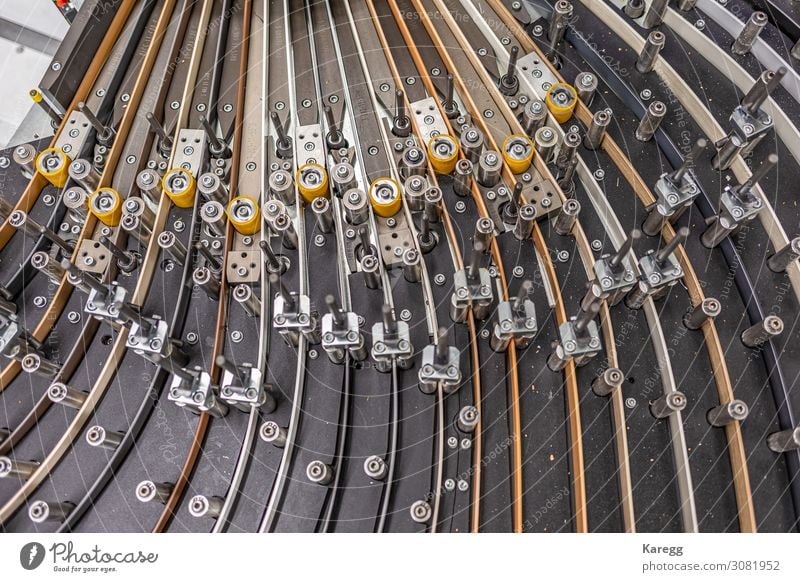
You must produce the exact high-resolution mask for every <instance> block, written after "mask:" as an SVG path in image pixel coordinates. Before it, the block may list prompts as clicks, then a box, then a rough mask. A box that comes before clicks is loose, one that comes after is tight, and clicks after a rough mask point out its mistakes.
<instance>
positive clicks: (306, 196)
mask: <svg viewBox="0 0 800 582" xmlns="http://www.w3.org/2000/svg"><path fill="white" fill-rule="evenodd" d="M295 182H296V183H297V189H298V190H300V195H301V196H302V197H303V200H305V201H306V202H307V203H309V204H311V202H313V201H314V198H319V197H320V196H328V195H329V192H328V172H326V171H325V168H323V167H322V166H320V165H319V164H303V165H302V166H300V167H299V168H298V170H297V174H296V176H295Z"/></svg>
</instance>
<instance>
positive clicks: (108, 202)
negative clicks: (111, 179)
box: [89, 188, 122, 226]
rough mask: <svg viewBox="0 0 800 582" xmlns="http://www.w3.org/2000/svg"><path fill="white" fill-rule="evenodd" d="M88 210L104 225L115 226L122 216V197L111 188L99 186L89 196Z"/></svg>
mask: <svg viewBox="0 0 800 582" xmlns="http://www.w3.org/2000/svg"><path fill="white" fill-rule="evenodd" d="M89 210H90V211H91V212H92V214H94V215H95V216H96V217H97V219H98V220H99V221H100V222H102V223H103V224H105V225H106V226H117V225H118V224H119V221H120V219H121V218H122V197H120V195H119V192H117V191H116V190H114V189H113V188H100V189H99V190H98V191H97V192H95V193H94V194H92V197H91V198H89Z"/></svg>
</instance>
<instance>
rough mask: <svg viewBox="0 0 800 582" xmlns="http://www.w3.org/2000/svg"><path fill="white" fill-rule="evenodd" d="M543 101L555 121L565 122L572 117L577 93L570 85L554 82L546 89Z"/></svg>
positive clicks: (576, 102) (576, 101)
mask: <svg viewBox="0 0 800 582" xmlns="http://www.w3.org/2000/svg"><path fill="white" fill-rule="evenodd" d="M545 101H546V102H547V108H548V109H549V110H550V113H552V114H553V117H555V118H556V121H558V122H559V123H566V122H567V121H569V120H570V119H571V118H572V113H573V112H574V111H575V105H577V104H578V93H577V92H576V91H575V87H573V86H572V85H568V84H566V83H556V84H554V85H552V86H551V87H550V88H549V89H548V90H547V95H546V96H545Z"/></svg>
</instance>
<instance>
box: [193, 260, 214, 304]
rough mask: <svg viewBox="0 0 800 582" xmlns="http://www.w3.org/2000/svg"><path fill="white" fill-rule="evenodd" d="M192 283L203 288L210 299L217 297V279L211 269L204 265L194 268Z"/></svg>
mask: <svg viewBox="0 0 800 582" xmlns="http://www.w3.org/2000/svg"><path fill="white" fill-rule="evenodd" d="M192 283H194V284H195V285H197V286H198V287H200V288H201V289H203V290H204V291H205V292H206V295H207V296H208V298H209V299H211V300H212V301H217V300H218V299H219V291H220V284H219V279H217V278H216V277H215V276H214V274H213V273H212V272H211V269H208V268H206V267H198V268H196V269H195V270H194V272H193V273H192Z"/></svg>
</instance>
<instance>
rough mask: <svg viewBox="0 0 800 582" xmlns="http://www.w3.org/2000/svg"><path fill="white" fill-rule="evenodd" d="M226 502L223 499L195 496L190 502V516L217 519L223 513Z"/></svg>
mask: <svg viewBox="0 0 800 582" xmlns="http://www.w3.org/2000/svg"><path fill="white" fill-rule="evenodd" d="M224 505H225V500H224V499H223V498H222V497H217V496H216V495H215V496H211V497H206V496H205V495H195V496H194V497H192V498H191V499H190V500H189V514H190V515H191V516H192V517H210V518H212V519H216V518H218V517H219V514H220V513H222V508H223V506H224Z"/></svg>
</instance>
